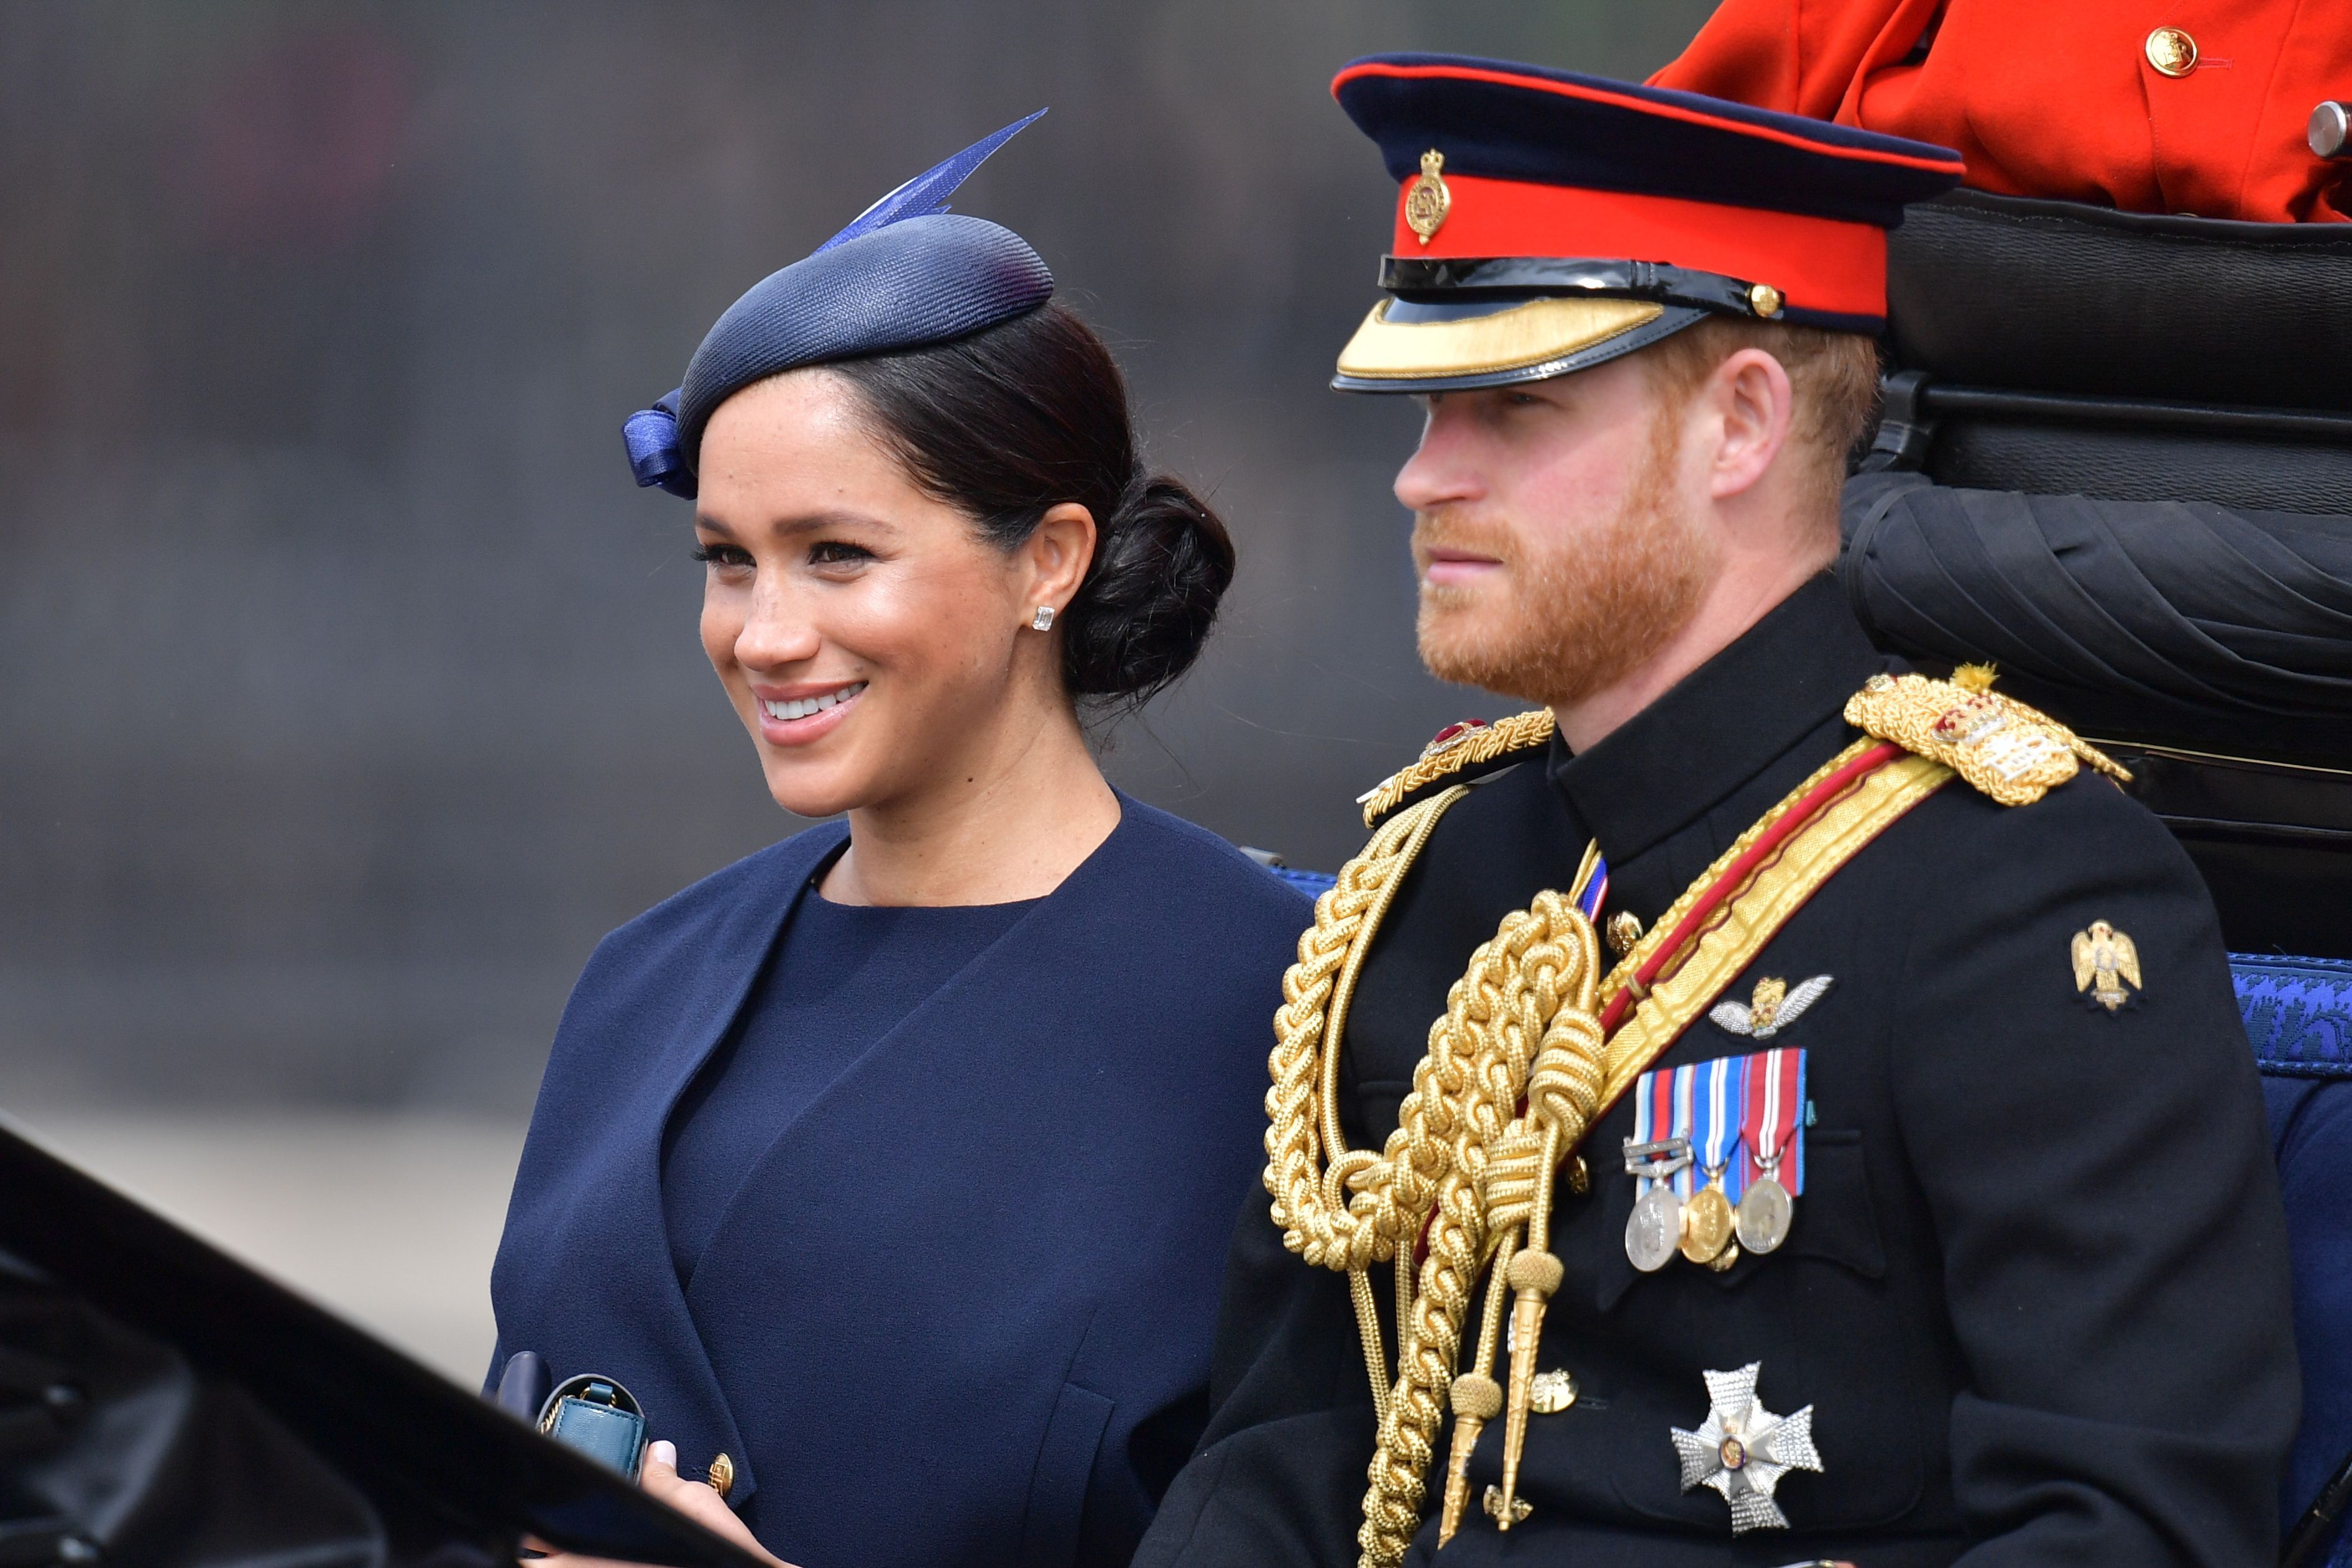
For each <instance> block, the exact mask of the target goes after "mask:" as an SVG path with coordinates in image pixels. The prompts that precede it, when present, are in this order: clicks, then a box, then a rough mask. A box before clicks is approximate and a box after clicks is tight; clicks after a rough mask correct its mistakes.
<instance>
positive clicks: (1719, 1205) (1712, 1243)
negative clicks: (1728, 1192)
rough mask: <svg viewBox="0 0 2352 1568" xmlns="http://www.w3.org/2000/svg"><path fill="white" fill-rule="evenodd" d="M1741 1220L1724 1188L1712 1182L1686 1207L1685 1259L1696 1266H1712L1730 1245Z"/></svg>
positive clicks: (1684, 1218)
mask: <svg viewBox="0 0 2352 1568" xmlns="http://www.w3.org/2000/svg"><path fill="white" fill-rule="evenodd" d="M1737 1224H1738V1221H1737V1220H1736V1219H1735V1218H1734V1217H1733V1215H1732V1212H1731V1200H1730V1199H1729V1198H1727V1197H1724V1196H1723V1188H1722V1187H1720V1186H1717V1185H1716V1184H1714V1183H1713V1182H1709V1183H1708V1184H1707V1185H1706V1186H1705V1187H1703V1188H1701V1189H1700V1191H1699V1194H1698V1196H1697V1197H1694V1198H1692V1199H1691V1200H1690V1202H1689V1203H1688V1204H1686V1205H1685V1206H1684V1207H1683V1240H1682V1253H1683V1256H1684V1257H1685V1258H1687V1259H1689V1260H1691V1261H1692V1262H1694V1263H1712V1262H1714V1261H1715V1260H1717V1258H1719V1257H1721V1256H1722V1255H1723V1249H1724V1248H1725V1247H1727V1246H1728V1245H1730V1242H1731V1233H1732V1230H1733V1229H1734V1228H1735V1227H1736V1226H1737Z"/></svg>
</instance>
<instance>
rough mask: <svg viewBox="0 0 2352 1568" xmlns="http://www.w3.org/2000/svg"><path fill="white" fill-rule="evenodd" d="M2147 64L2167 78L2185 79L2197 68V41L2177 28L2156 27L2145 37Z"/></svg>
mask: <svg viewBox="0 0 2352 1568" xmlns="http://www.w3.org/2000/svg"><path fill="white" fill-rule="evenodd" d="M2147 63H2148V64H2149V65H2152V66H2154V67H2155V68H2157V69H2158V71H2159V72H2161V73H2162V74H2164V75H2165V76H2168V77H2185V76H2187V75H2188V74H2189V72H2190V71H2193V70H2195V69H2196V68H2197V40H2196V39H2194V38H2192V37H2189V35H2188V34H2186V33H2184V32H2182V31H2181V30H2180V29H2179V28H2178V27H2158V29H2157V30H2156V31H2155V32H2153V33H2150V34H2149V35H2148V36H2147Z"/></svg>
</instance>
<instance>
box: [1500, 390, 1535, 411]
mask: <svg viewBox="0 0 2352 1568" xmlns="http://www.w3.org/2000/svg"><path fill="white" fill-rule="evenodd" d="M1503 401H1504V402H1507V403H1509V404H1510V405H1511V406H1512V407H1513V408H1535V407H1538V406H1539V405H1540V404H1541V403H1542V402H1543V399H1541V398H1539V397H1538V396H1536V394H1535V393H1533V392H1512V393H1511V394H1510V395H1508V396H1507V397H1506V398H1504V400H1503Z"/></svg>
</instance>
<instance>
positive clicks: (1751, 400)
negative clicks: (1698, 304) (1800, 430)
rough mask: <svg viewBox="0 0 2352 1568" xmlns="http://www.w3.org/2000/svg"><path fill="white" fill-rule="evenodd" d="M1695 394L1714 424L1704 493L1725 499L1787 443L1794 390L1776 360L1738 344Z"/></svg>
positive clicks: (1758, 475) (1752, 478) (1767, 467)
mask: <svg viewBox="0 0 2352 1568" xmlns="http://www.w3.org/2000/svg"><path fill="white" fill-rule="evenodd" d="M1700 395H1701V396H1702V397H1703V398H1705V399H1706V402H1707V408H1708V412H1709V413H1711V414H1713V415H1714V421H1713V423H1715V427H1716V443H1715V459H1714V462H1713V463H1712V464H1711V465H1709V470H1710V471H1709V473H1708V475H1707V490H1708V494H1710V495H1711V496H1713V497H1715V499H1717V500H1718V501H1724V500H1728V499H1730V498H1731V497H1734V496H1737V495H1739V494H1741V493H1742V492H1744V491H1746V490H1748V489H1749V488H1750V487H1751V486H1754V485H1755V484H1756V482H1757V481H1758V480H1759V479H1761V478H1763V477H1764V476H1765V475H1766V474H1767V473H1769V471H1770V470H1771V467H1772V463H1773V460H1774V459H1775V458H1777V457H1779V456H1780V452H1781V450H1782V448H1784V447H1786V446H1787V445H1788V444H1789V426H1790V420H1791V419H1792V417H1793V416H1794V413H1795V409H1796V398H1795V394H1794V392H1793V390H1792V389H1791V388H1790V385H1789V372H1788V371H1787V370H1786V369H1785V368H1784V367H1783V366H1782V365H1781V363H1780V361H1779V360H1777V359H1774V358H1773V357H1772V356H1771V355H1770V354H1768V353H1766V352H1765V351H1764V350H1761V349H1742V350H1739V351H1738V352H1737V353H1735V354H1731V355H1728V356H1727V357H1726V358H1725V360H1724V361H1723V363H1721V364H1719V365H1717V367H1716V368H1715V373H1714V374H1713V375H1711V376H1709V377H1708V378H1707V381H1706V388H1705V390H1704V391H1703V392H1701V394H1700Z"/></svg>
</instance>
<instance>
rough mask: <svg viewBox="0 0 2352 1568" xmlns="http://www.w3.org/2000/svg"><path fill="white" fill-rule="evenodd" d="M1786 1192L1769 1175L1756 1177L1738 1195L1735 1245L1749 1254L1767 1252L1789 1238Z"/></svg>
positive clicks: (1787, 1194) (1788, 1213)
mask: <svg viewBox="0 0 2352 1568" xmlns="http://www.w3.org/2000/svg"><path fill="white" fill-rule="evenodd" d="M1789 1220H1790V1203H1789V1189H1788V1188H1786V1187H1784V1186H1781V1185H1780V1183H1779V1182H1777V1181H1774V1180H1773V1179H1772V1178H1771V1177H1770V1176H1759V1177H1758V1178H1757V1179H1756V1180H1755V1181H1753V1182H1751V1183H1749V1184H1748V1190H1747V1191H1746V1192H1744V1193H1741V1194H1740V1195H1739V1244H1740V1245H1741V1246H1742V1247H1745V1248H1747V1249H1748V1250H1749V1251H1750V1252H1769V1251H1771V1250H1772V1249H1775V1248H1777V1247H1779V1246H1780V1243H1781V1242H1783V1241H1786V1240H1787V1239H1789Z"/></svg>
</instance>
